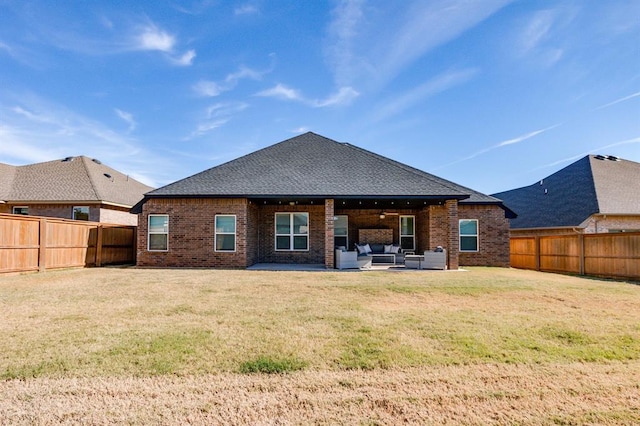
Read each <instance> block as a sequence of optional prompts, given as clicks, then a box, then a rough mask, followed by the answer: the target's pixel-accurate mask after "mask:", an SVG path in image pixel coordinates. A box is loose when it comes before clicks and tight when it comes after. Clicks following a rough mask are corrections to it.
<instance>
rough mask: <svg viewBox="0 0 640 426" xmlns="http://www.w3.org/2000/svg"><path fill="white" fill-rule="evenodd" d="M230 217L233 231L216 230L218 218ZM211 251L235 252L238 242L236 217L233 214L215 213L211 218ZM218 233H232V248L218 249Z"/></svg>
mask: <svg viewBox="0 0 640 426" xmlns="http://www.w3.org/2000/svg"><path fill="white" fill-rule="evenodd" d="M219 217H232V218H233V232H218V218H219ZM213 234H214V237H213V251H215V252H216V253H235V252H236V247H237V242H238V218H237V216H236V215H235V214H217V215H216V216H215V218H214V220H213ZM218 235H233V250H218Z"/></svg>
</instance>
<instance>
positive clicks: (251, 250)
mask: <svg viewBox="0 0 640 426" xmlns="http://www.w3.org/2000/svg"><path fill="white" fill-rule="evenodd" d="M259 230H260V207H259V206H257V205H255V204H253V203H252V202H249V206H248V209H247V236H246V240H247V241H246V247H247V266H251V265H253V264H255V263H258V262H259V261H260V232H259Z"/></svg>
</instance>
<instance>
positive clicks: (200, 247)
mask: <svg viewBox="0 0 640 426" xmlns="http://www.w3.org/2000/svg"><path fill="white" fill-rule="evenodd" d="M249 210H250V209H249V208H248V201H247V200H246V199H183V198H180V199H150V200H149V201H147V202H146V203H145V204H144V206H143V210H142V214H141V215H140V219H139V226H138V230H139V231H138V256H137V258H138V266H159V267H207V268H213V267H218V268H245V267H247V266H248V256H247V218H248V217H249V215H248V213H247V212H248V211H249ZM149 214H168V215H169V250H168V251H166V252H157V251H148V250H147V237H148V234H147V232H148V224H149V222H148V216H149ZM217 214H234V215H236V251H235V252H233V253H227V252H215V251H214V221H215V216H216V215H217ZM249 239H250V238H249Z"/></svg>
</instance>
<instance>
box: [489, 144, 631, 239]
mask: <svg viewBox="0 0 640 426" xmlns="http://www.w3.org/2000/svg"><path fill="white" fill-rule="evenodd" d="M494 196H495V197H497V198H500V199H502V200H503V201H504V203H505V204H506V205H508V206H509V208H511V209H513V210H514V211H515V212H516V213H517V215H518V216H517V217H516V218H512V219H511V235H512V236H536V235H561V234H575V233H583V234H597V233H609V232H640V163H636V162H635V161H628V160H623V159H620V158H618V157H614V156H604V155H587V156H585V157H583V158H581V159H580V160H578V161H576V162H574V163H572V164H570V165H568V166H567V167H565V168H563V169H561V170H559V171H557V172H556V173H554V174H552V175H550V176H547V177H545V178H543V179H542V180H540V181H539V182H536V183H534V184H533V185H529V186H526V187H523V188H518V189H513V190H510V191H505V192H500V193H498V194H494Z"/></svg>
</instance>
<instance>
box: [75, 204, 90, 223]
mask: <svg viewBox="0 0 640 426" xmlns="http://www.w3.org/2000/svg"><path fill="white" fill-rule="evenodd" d="M76 209H87V220H86V221H87V222H88V221H89V219H90V218H91V207H89V206H73V207H72V208H71V219H73V220H82V221H84V219H76Z"/></svg>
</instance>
